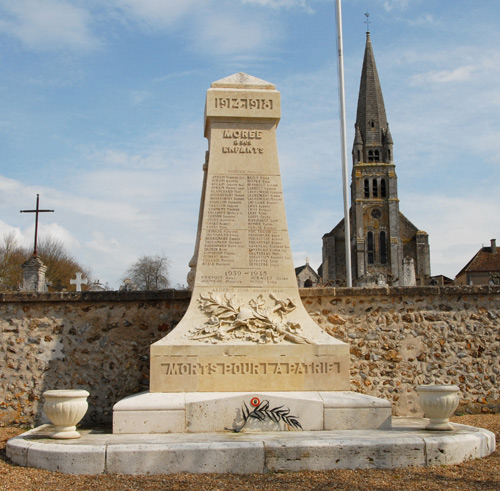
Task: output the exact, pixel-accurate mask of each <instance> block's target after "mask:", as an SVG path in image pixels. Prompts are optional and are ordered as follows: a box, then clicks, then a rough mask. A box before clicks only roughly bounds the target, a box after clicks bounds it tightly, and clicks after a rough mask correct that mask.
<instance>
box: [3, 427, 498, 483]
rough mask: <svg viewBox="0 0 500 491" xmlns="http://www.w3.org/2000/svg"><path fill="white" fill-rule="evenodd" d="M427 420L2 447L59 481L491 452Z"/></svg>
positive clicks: (377, 463)
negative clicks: (59, 475) (375, 426)
mask: <svg viewBox="0 0 500 491" xmlns="http://www.w3.org/2000/svg"><path fill="white" fill-rule="evenodd" d="M427 423H428V420H425V419H410V418H393V423H392V428H391V429H384V430H339V431H279V432H258V433H233V432H218V433H204V434H200V433H197V434H195V433H191V434H190V433H183V434H176V433H169V434H155V435H116V434H111V433H107V432H105V431H98V430H83V431H81V434H82V437H81V438H80V439H78V440H66V441H61V440H52V439H51V438H49V434H50V432H51V428H52V427H51V426H50V425H44V426H40V427H38V428H35V429H34V430H31V431H28V432H27V433H24V434H22V435H20V436H18V437H15V438H12V439H11V440H9V441H8V442H7V457H8V458H9V459H10V460H11V461H12V462H14V463H15V464H18V465H21V466H25V467H35V468H38V469H46V470H51V471H58V472H63V473H66V474H129V475H146V474H172V473H178V472H189V473H237V474H250V473H265V472H288V471H302V470H310V471H311V470H312V471H315V470H317V471H320V470H332V469H369V468H373V469H375V468H376V469H393V468H401V467H408V466H417V465H418V466H427V465H450V464H458V463H460V462H463V461H465V460H470V459H476V458H480V457H486V456H487V455H489V454H491V453H492V452H493V451H494V450H495V435H494V434H493V433H491V432H490V431H488V430H485V429H481V428H474V427H471V426H464V425H458V424H453V427H454V431H451V432H450V431H448V432H431V431H426V430H425V426H426V424H427Z"/></svg>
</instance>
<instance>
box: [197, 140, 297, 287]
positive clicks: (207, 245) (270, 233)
mask: <svg viewBox="0 0 500 491" xmlns="http://www.w3.org/2000/svg"><path fill="white" fill-rule="evenodd" d="M259 133H260V132H259ZM249 148H252V147H250V146H249ZM254 155H255V157H254ZM257 155H258V154H257ZM257 155H256V154H249V155H247V156H246V158H245V161H241V160H240V159H238V158H236V159H235V157H234V156H232V157H230V156H229V155H228V156H227V157H226V156H225V155H224V157H223V158H228V159H229V158H232V159H233V162H234V169H233V170H232V172H231V170H229V172H227V171H226V172H225V173H224V174H210V173H209V176H208V183H207V184H208V186H207V189H208V190H209V191H208V195H207V201H206V208H205V216H204V220H203V228H204V229H205V234H204V240H203V241H202V244H201V266H202V269H203V274H202V275H201V277H200V278H199V280H200V284H201V285H203V284H212V285H213V284H217V283H218V284H222V285H232V286H237V287H258V286H260V285H263V284H266V285H270V286H275V287H280V286H288V285H289V282H290V279H291V278H290V277H289V276H290V274H289V273H288V274H287V273H285V272H284V268H283V267H282V266H283V263H289V262H290V261H291V251H290V246H289V240H288V231H287V227H286V218H285V211H284V204H283V191H282V188H281V178H280V176H279V175H266V174H257V173H255V172H252V170H251V169H254V167H253V166H252V165H251V160H253V159H252V157H253V158H258V157H257ZM238 157H239V156H238ZM246 168H248V169H250V172H248V173H247V172H246V171H245V169H246ZM288 269H289V268H288ZM285 271H287V268H285Z"/></svg>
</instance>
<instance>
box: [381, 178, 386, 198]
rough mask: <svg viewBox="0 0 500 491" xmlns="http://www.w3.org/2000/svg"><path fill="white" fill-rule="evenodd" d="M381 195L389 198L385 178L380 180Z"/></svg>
mask: <svg viewBox="0 0 500 491" xmlns="http://www.w3.org/2000/svg"><path fill="white" fill-rule="evenodd" d="M380 197H382V198H387V184H386V182H385V179H381V180H380Z"/></svg>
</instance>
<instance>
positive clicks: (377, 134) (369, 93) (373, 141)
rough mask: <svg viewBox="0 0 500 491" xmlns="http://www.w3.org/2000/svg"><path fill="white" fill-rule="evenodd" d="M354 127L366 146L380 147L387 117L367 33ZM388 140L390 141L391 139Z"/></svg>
mask: <svg viewBox="0 0 500 491" xmlns="http://www.w3.org/2000/svg"><path fill="white" fill-rule="evenodd" d="M356 127H357V128H359V131H360V133H361V138H362V140H363V142H364V144H365V145H366V146H372V145H373V146H381V145H382V138H383V132H384V131H386V128H387V116H386V113H385V105H384V97H383V95H382V88H381V86H380V80H379V78H378V73H377V65H376V64H375V57H374V55H373V48H372V43H371V40H370V33H369V32H367V33H366V46H365V57H364V60H363V69H362V71H361V82H360V86H359V96H358V112H357V115H356ZM389 135H390V133H389ZM356 138H357V135H356ZM390 138H391V140H392V137H390Z"/></svg>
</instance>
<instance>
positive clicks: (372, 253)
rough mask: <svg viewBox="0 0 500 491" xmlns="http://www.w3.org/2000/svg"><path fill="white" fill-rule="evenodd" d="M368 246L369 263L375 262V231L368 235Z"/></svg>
mask: <svg viewBox="0 0 500 491" xmlns="http://www.w3.org/2000/svg"><path fill="white" fill-rule="evenodd" d="M366 246H367V248H366V249H367V253H368V264H373V263H374V262H375V243H374V241H373V232H368V234H367V236H366Z"/></svg>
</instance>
